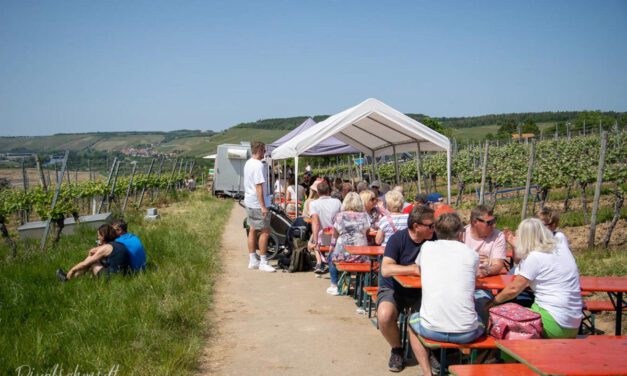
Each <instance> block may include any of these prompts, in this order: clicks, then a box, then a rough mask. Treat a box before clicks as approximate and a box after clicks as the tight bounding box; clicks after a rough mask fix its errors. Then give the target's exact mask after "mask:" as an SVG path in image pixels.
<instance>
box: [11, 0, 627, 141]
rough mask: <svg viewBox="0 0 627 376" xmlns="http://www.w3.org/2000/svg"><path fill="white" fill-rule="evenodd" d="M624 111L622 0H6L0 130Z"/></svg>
mask: <svg viewBox="0 0 627 376" xmlns="http://www.w3.org/2000/svg"><path fill="white" fill-rule="evenodd" d="M369 97H374V98H378V99H380V100H382V101H384V102H386V103H387V104H389V105H391V106H393V107H395V108H397V109H399V110H400V111H403V112H412V113H424V114H427V115H430V116H470V115H482V114H490V113H508V112H527V111H533V112H536V111H558V110H584V109H600V110H614V111H627V1H533V0H531V1H339V0H338V1H82V0H81V1H67V0H66V1H53V0H49V1H28V0H26V1H25V0H14V1H6V0H0V136H11V135H41V134H52V133H59V132H88V131H125V130H134V131H137V130H174V129H182V128H187V129H203V130H221V129H225V128H228V127H230V126H232V125H235V124H237V123H240V122H247V121H254V120H258V119H263V118H272V117H289V116H299V115H317V114H333V113H336V112H338V111H341V110H343V109H345V108H347V107H350V106H353V105H355V104H357V103H359V102H361V101H362V100H364V99H366V98H369Z"/></svg>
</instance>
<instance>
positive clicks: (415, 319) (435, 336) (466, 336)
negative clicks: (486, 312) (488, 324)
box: [409, 312, 485, 343]
mask: <svg viewBox="0 0 627 376" xmlns="http://www.w3.org/2000/svg"><path fill="white" fill-rule="evenodd" d="M420 321H421V320H420V312H416V313H414V314H412V315H411V317H410V318H409V326H410V327H411V328H412V330H413V331H414V333H416V334H418V335H419V336H421V337H425V338H428V339H431V340H434V341H438V342H450V343H470V342H472V341H474V340H476V339H477V338H479V337H481V336H482V335H483V334H484V332H485V328H484V327H483V324H481V322H479V326H478V327H477V329H475V330H472V331H470V332H464V333H445V332H436V331H434V330H430V329H427V328H425V327H424V326H422V325H420Z"/></svg>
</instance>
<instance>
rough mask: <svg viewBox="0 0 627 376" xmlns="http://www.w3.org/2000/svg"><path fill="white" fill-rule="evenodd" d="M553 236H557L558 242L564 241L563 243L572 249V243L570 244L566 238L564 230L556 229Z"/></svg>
mask: <svg viewBox="0 0 627 376" xmlns="http://www.w3.org/2000/svg"><path fill="white" fill-rule="evenodd" d="M553 236H554V237H555V240H557V241H558V242H560V243H562V245H563V246H564V247H566V248H568V249H570V245H569V244H568V239H566V235H564V233H563V232H561V231H555V232H554V233H553Z"/></svg>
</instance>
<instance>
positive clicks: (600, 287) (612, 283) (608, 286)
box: [579, 276, 627, 292]
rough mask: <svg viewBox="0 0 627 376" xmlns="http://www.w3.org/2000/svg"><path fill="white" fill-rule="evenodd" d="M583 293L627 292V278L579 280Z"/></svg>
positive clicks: (586, 278)
mask: <svg viewBox="0 0 627 376" xmlns="http://www.w3.org/2000/svg"><path fill="white" fill-rule="evenodd" d="M579 282H580V284H581V290H582V291H598V292H627V277H589V276H581V277H580V279H579Z"/></svg>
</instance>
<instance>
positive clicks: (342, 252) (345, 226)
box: [327, 192, 370, 295]
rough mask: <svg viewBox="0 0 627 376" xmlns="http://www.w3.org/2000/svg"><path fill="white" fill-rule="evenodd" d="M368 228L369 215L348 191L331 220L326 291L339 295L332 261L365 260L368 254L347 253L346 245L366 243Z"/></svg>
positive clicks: (356, 195)
mask: <svg viewBox="0 0 627 376" xmlns="http://www.w3.org/2000/svg"><path fill="white" fill-rule="evenodd" d="M369 229H370V217H369V215H368V213H366V212H365V211H364V205H363V203H362V201H361V198H360V197H359V195H358V194H357V193H355V192H349V193H348V194H347V195H346V197H345V198H344V202H343V203H342V211H341V212H339V213H337V214H336V216H335V218H334V220H333V239H332V240H331V248H332V251H331V254H330V257H329V274H330V275H331V286H330V287H329V288H328V289H327V293H328V294H331V295H339V292H338V289H337V282H338V279H339V276H338V271H337V267H336V266H335V264H334V261H341V262H366V261H368V256H355V255H351V254H349V253H348V252H347V251H346V249H345V248H344V246H346V245H368V238H367V237H366V235H367V234H368V230H369ZM336 239H337V240H336Z"/></svg>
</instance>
